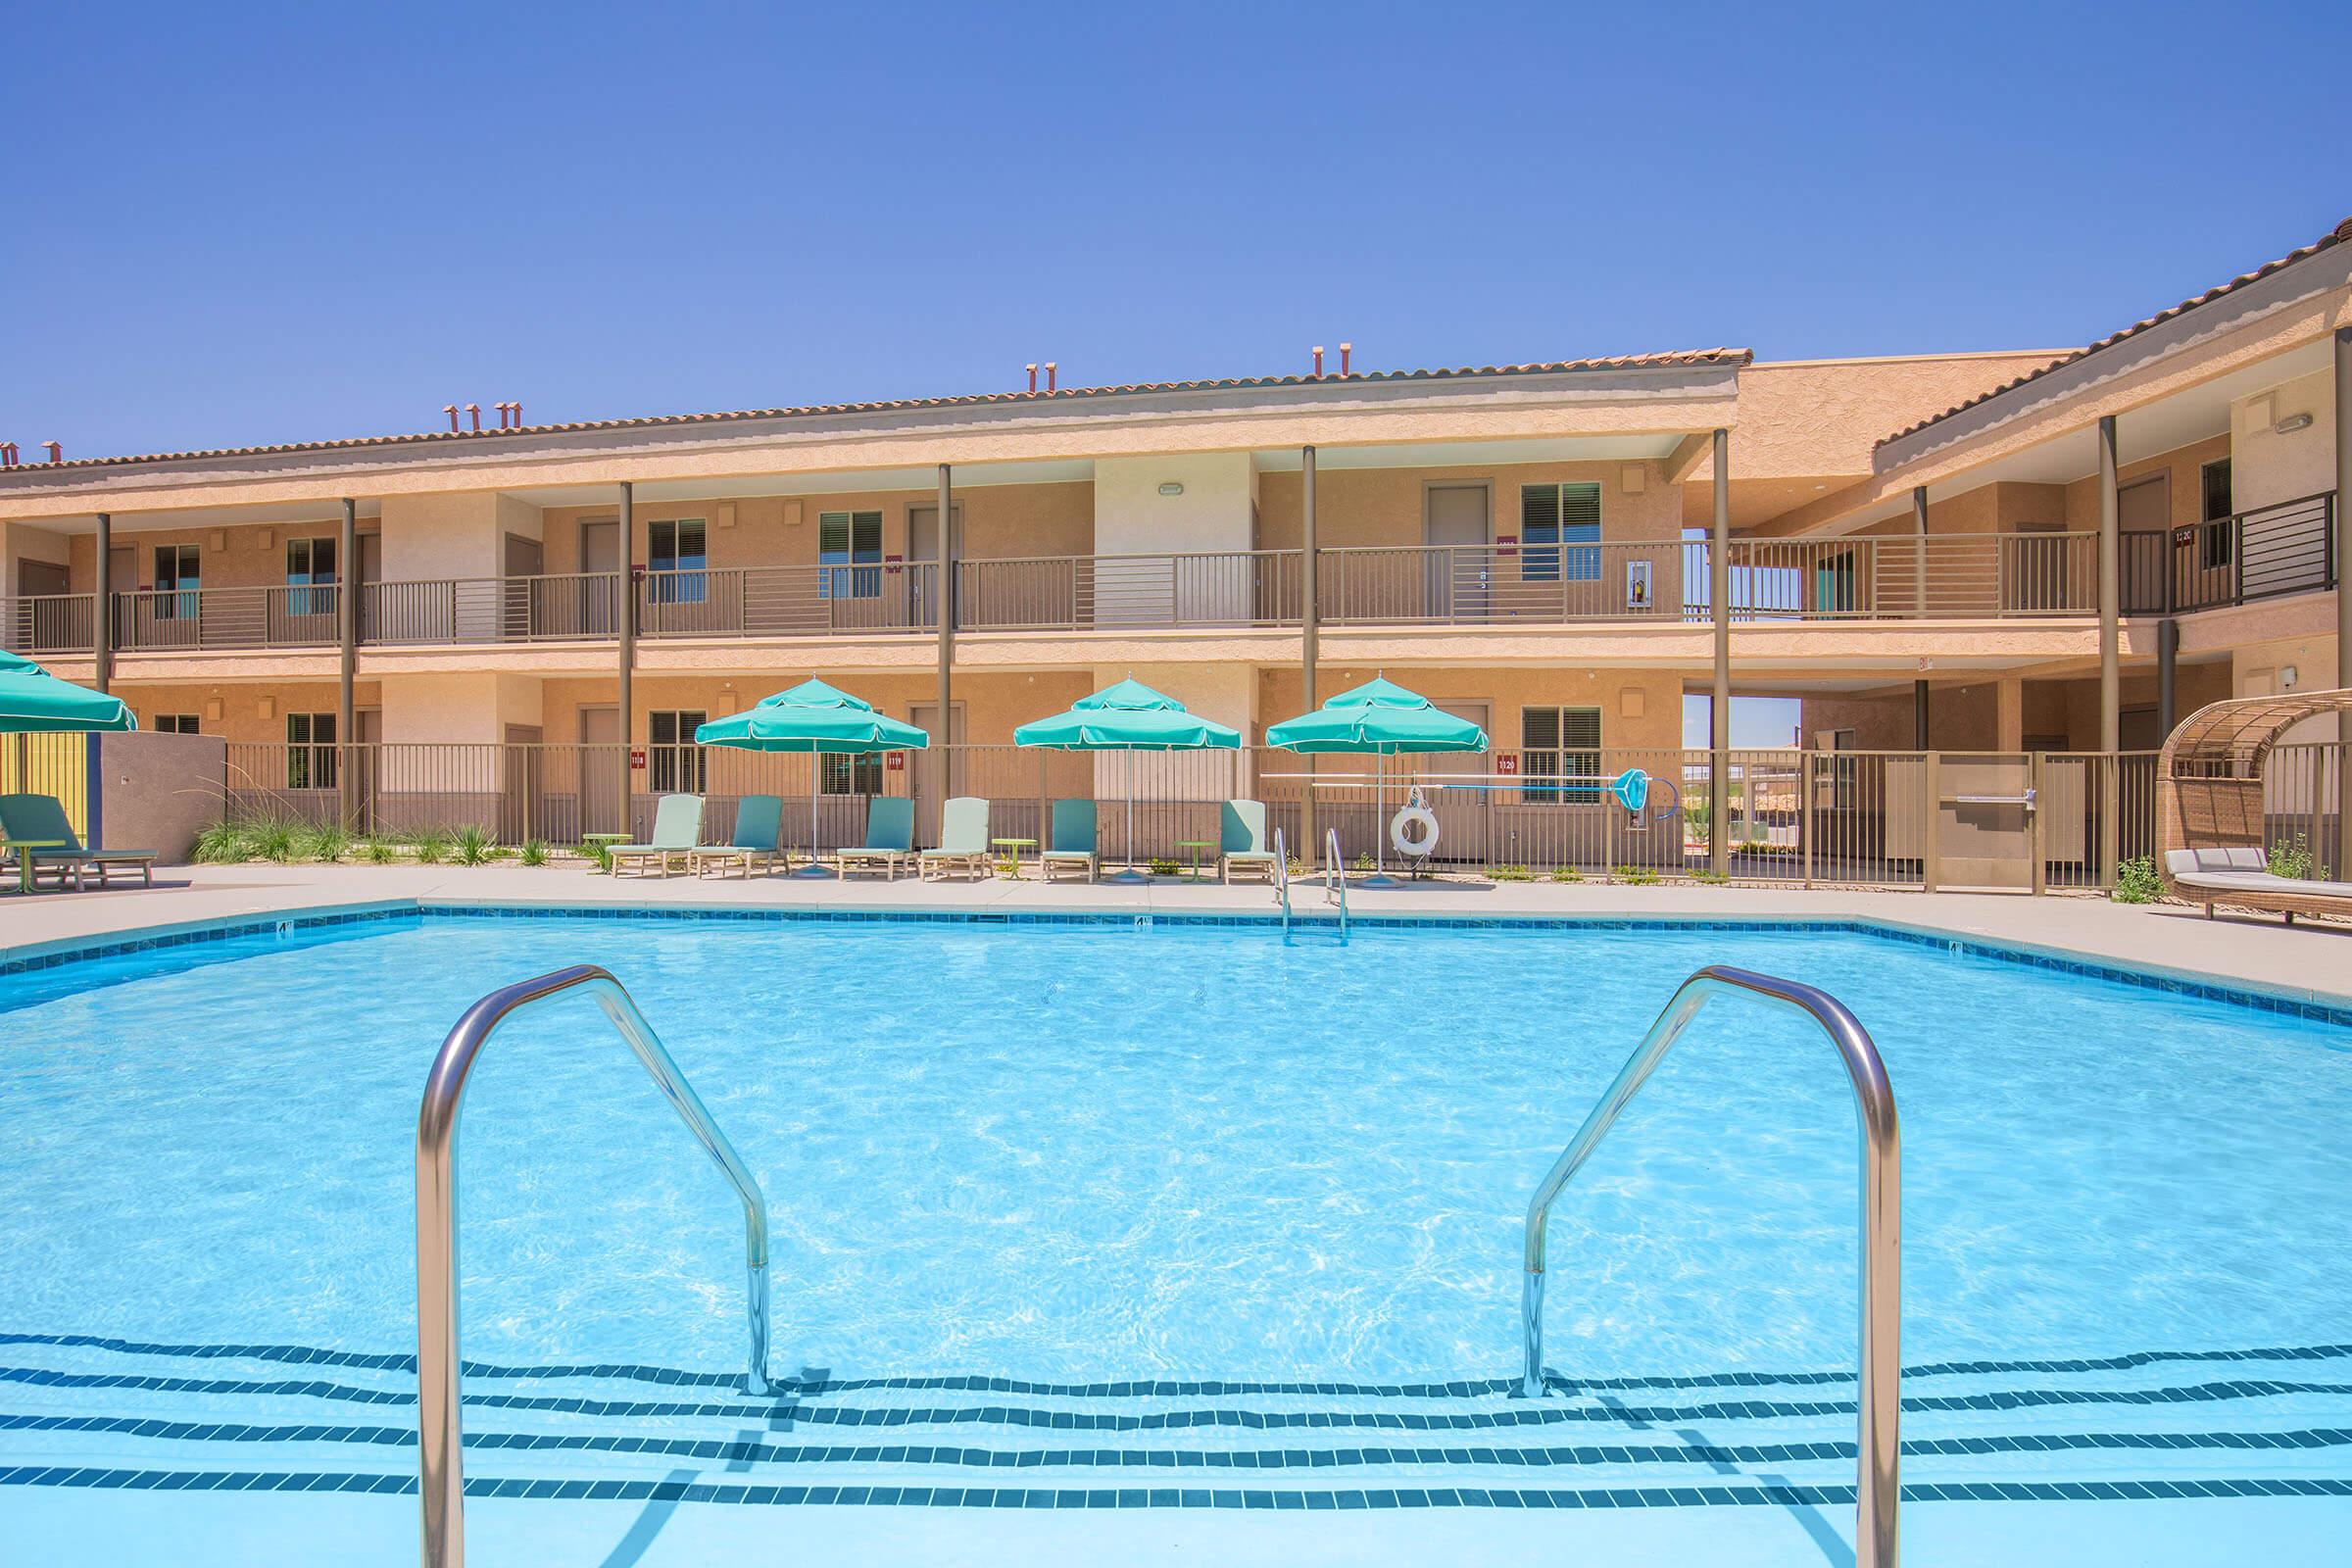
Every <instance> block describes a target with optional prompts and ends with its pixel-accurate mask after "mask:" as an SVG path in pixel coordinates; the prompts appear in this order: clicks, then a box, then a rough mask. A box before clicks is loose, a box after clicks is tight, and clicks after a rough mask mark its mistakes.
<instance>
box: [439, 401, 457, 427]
mask: <svg viewBox="0 0 2352 1568" xmlns="http://www.w3.org/2000/svg"><path fill="white" fill-rule="evenodd" d="M441 412H442V413H443V414H446V415H448V416H449V433H450V434H451V435H456V434H457V433H458V406H457V405H456V404H455V403H444V404H442V405H441Z"/></svg>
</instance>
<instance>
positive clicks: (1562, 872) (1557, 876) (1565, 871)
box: [1551, 865, 1585, 882]
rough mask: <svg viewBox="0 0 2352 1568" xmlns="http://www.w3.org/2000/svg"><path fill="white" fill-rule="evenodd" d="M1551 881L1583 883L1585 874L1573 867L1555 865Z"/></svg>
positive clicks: (1552, 869)
mask: <svg viewBox="0 0 2352 1568" xmlns="http://www.w3.org/2000/svg"><path fill="white" fill-rule="evenodd" d="M1551 879H1552V880H1553V881H1554V882H1582V881H1583V880H1584V879H1585V873H1584V872H1582V871H1580V870H1578V869H1577V868H1576V867H1575V866H1573V865H1555V866H1553V867H1552V868H1551Z"/></svg>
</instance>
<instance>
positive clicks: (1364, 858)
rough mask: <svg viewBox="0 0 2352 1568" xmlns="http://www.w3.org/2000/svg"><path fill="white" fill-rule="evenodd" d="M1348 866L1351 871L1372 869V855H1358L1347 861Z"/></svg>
mask: <svg viewBox="0 0 2352 1568" xmlns="http://www.w3.org/2000/svg"><path fill="white" fill-rule="evenodd" d="M1348 869H1349V870H1351V871H1369V870H1371V869H1372V857H1370V856H1369V855H1358V856H1357V857H1356V858H1354V859H1352V860H1349V861H1348Z"/></svg>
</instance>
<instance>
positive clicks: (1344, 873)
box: [1323, 827, 1348, 942]
mask: <svg viewBox="0 0 2352 1568" xmlns="http://www.w3.org/2000/svg"><path fill="white" fill-rule="evenodd" d="M1323 901H1324V902H1325V903H1326V904H1336V905H1338V906H1339V907H1340V940H1341V941H1342V942H1346V941H1347V940H1348V864H1347V862H1346V861H1344V860H1342V859H1341V858H1340V830H1339V829H1338V828H1336V827H1334V828H1325V829H1324V830H1323Z"/></svg>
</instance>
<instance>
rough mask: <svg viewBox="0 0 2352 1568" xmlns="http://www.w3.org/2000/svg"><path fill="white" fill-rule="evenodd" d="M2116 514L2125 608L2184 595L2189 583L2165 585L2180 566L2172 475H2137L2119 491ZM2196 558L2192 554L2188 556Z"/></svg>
mask: <svg viewBox="0 0 2352 1568" xmlns="http://www.w3.org/2000/svg"><path fill="white" fill-rule="evenodd" d="M2116 515H2117V516H2118V518H2120V519H2121V522H2122V525H2123V541H2122V543H2123V557H2124V559H2123V568H2124V571H2123V575H2124V610H2125V611H2126V613H2130V612H2131V611H2133V610H2149V611H2153V610H2161V609H2163V608H2164V606H2165V605H2166V604H2167V603H2168V602H2179V601H2180V599H2181V598H2182V597H2183V592H2182V591H2183V590H2185V589H2186V587H2187V586H2188V585H2187V584H2186V583H2175V584H2173V585H2172V586H2173V588H2174V593H2173V595H2172V598H2171V600H2169V601H2168V599H2167V596H2166V592H2165V590H2166V587H2167V582H2168V579H2170V578H2171V577H2172V576H2173V574H2174V572H2175V570H2176V569H2177V568H2176V566H2175V564H2174V560H2173V558H2174V555H2175V553H2176V552H2175V551H2174V549H2173V541H2172V528H2173V479H2172V475H2170V474H2166V473H2155V474H2150V475H2149V476H2148V477H2147V478H2145V479H2134V480H2132V481H2131V483H2130V484H2128V485H2125V486H2124V487H2123V488H2122V489H2120V490H2118V491H2117V492H2116ZM2189 559H2193V558H2189Z"/></svg>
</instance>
